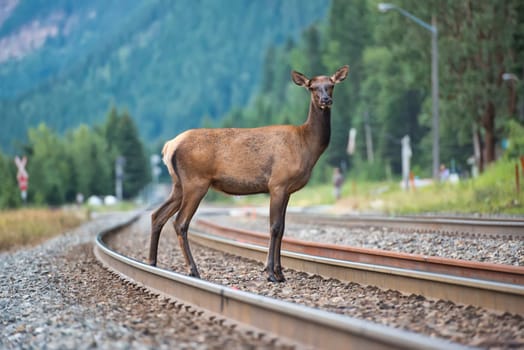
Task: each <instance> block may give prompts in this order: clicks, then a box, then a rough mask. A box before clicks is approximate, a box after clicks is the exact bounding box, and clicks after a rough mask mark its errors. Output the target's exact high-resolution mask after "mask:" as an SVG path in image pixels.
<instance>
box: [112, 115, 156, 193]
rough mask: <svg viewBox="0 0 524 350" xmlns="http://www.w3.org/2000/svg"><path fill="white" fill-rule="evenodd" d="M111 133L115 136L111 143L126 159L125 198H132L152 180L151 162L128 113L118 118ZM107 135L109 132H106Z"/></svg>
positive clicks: (118, 154) (117, 153) (118, 153)
mask: <svg viewBox="0 0 524 350" xmlns="http://www.w3.org/2000/svg"><path fill="white" fill-rule="evenodd" d="M111 133H113V135H114V139H113V140H111V142H113V144H114V146H115V149H116V155H117V156H121V157H124V159H125V165H124V186H123V187H124V188H123V189H124V198H132V197H134V196H136V195H137V194H138V193H139V192H140V190H141V189H142V188H144V186H145V185H146V184H147V183H148V182H149V180H150V171H149V162H148V159H147V157H146V154H145V150H144V146H143V144H142V142H141V141H140V138H139V136H138V130H137V128H136V125H135V123H134V121H133V119H132V118H131V116H130V115H129V113H128V112H127V111H125V112H123V113H122V115H121V116H119V117H118V123H117V125H116V128H115V130H112V131H111ZM107 134H108V131H106V135H107ZM108 143H109V141H108ZM114 160H116V158H115V159H114ZM114 160H113V161H114Z"/></svg>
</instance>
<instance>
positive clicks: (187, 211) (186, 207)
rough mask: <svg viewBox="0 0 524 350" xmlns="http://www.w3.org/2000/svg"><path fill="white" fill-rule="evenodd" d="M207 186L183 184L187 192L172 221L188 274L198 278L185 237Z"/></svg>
mask: <svg viewBox="0 0 524 350" xmlns="http://www.w3.org/2000/svg"><path fill="white" fill-rule="evenodd" d="M208 188H209V184H205V185H201V186H196V187H194V186H191V187H189V186H187V187H186V186H184V192H185V193H186V194H187V196H185V197H184V200H183V202H182V206H181V208H180V211H179V212H178V214H177V217H176V219H175V223H174V226H175V231H176V234H177V237H178V243H179V244H180V248H181V249H182V253H183V254H184V259H185V261H186V266H188V268H189V276H192V277H197V278H200V274H199V273H198V269H197V266H196V263H195V260H194V259H193V255H192V254H191V249H190V247H189V241H188V239H187V231H188V229H189V224H190V223H191V219H192V218H193V215H194V214H195V211H196V210H197V208H198V205H199V204H200V201H201V200H202V198H204V195H205V194H206V192H207V190H208Z"/></svg>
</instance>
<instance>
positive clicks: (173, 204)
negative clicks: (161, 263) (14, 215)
mask: <svg viewBox="0 0 524 350" xmlns="http://www.w3.org/2000/svg"><path fill="white" fill-rule="evenodd" d="M348 72H349V67H348V66H343V67H341V68H339V69H338V70H337V71H336V72H335V74H333V75H332V76H316V77H314V78H311V79H308V78H307V77H306V76H305V75H303V74H302V73H299V72H296V71H292V72H291V78H292V80H293V82H294V83H295V84H297V85H299V86H302V87H305V88H306V89H307V90H309V92H310V93H311V101H310V104H309V113H308V117H307V120H306V122H305V123H304V124H302V125H300V126H295V125H271V126H264V127H259V128H217V129H192V130H187V131H185V132H183V133H182V134H180V135H178V136H177V137H175V138H174V139H172V140H170V141H167V142H166V143H165V145H164V148H163V150H162V155H163V161H164V163H165V165H166V166H167V168H168V171H169V174H170V175H171V178H172V180H173V185H172V190H171V194H170V196H169V198H168V199H167V200H166V201H165V202H164V203H163V204H162V205H161V206H160V207H159V208H158V209H157V210H156V211H154V212H153V214H152V215H151V242H150V250H149V264H150V265H152V266H155V265H156V263H157V251H158V241H159V238H160V232H161V230H162V227H163V226H164V225H165V223H166V222H167V221H168V220H169V218H171V217H172V216H173V215H174V214H175V213H177V215H176V218H175V220H174V228H175V231H176V234H177V238H178V242H179V244H180V248H181V250H182V253H183V255H184V259H185V262H186V266H187V267H188V269H189V276H193V277H197V278H200V275H199V273H198V269H197V266H196V264H195V261H194V260H193V256H192V255H191V250H190V248H189V243H188V238H187V231H188V228H189V224H190V222H191V219H192V217H193V215H194V214H195V211H196V210H197V208H198V206H199V204H200V201H201V200H202V198H203V197H204V195H205V194H206V193H207V191H208V189H209V188H210V187H212V188H214V189H216V190H218V191H222V192H225V193H227V194H233V195H247V194H255V193H269V195H270V205H269V206H270V207H269V226H270V243H269V250H268V255H267V263H266V265H265V271H266V272H267V276H268V280H269V281H271V282H283V281H285V278H284V275H283V273H282V265H281V261H280V250H281V244H282V236H283V234H284V226H285V215H286V208H287V204H288V201H289V197H290V195H291V194H292V193H294V192H296V191H298V190H299V189H301V188H302V187H304V186H305V185H306V183H307V182H308V180H309V177H310V176H311V171H312V170H313V166H314V165H315V163H316V162H317V160H318V158H319V157H320V155H321V154H322V152H324V150H325V149H326V148H327V146H328V144H329V139H330V135H331V106H332V103H333V97H332V96H333V89H334V86H335V84H338V83H340V82H341V81H343V80H344V79H345V78H346V76H347V74H348Z"/></svg>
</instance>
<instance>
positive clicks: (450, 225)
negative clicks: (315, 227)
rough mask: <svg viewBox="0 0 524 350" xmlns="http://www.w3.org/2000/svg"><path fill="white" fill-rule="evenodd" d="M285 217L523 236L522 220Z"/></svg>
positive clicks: (367, 225) (347, 225)
mask: <svg viewBox="0 0 524 350" xmlns="http://www.w3.org/2000/svg"><path fill="white" fill-rule="evenodd" d="M287 217H288V219H289V220H290V221H291V220H297V221H298V222H301V223H312V224H326V225H332V226H342V227H356V226H357V227H358V226H364V227H370V226H375V227H376V226H384V227H389V228H394V229H397V230H400V231H409V232H413V231H418V232H440V233H465V234H468V235H472V236H476V235H480V236H505V237H510V238H520V239H524V220H518V219H508V220H505V219H485V218H478V219H477V218H451V217H431V216H417V217H409V216H408V217H402V216H400V217H384V216H353V215H349V216H330V215H309V214H308V215H307V216H305V215H303V214H297V213H289V214H288V215H287Z"/></svg>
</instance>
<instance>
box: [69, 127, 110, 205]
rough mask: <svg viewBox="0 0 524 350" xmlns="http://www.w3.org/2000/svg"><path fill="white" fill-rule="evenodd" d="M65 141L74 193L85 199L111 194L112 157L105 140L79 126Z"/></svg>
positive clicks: (88, 129) (87, 128)
mask: <svg viewBox="0 0 524 350" xmlns="http://www.w3.org/2000/svg"><path fill="white" fill-rule="evenodd" d="M66 140H67V143H68V145H69V147H68V151H69V157H70V159H71V161H72V165H73V179H74V183H75V190H76V192H80V193H82V194H84V196H86V197H87V196H90V195H107V194H109V193H111V192H112V184H113V180H112V177H111V174H112V163H111V160H112V157H111V155H110V153H108V152H107V148H108V146H107V143H106V140H105V138H104V137H103V136H102V135H100V134H99V133H97V132H94V131H93V130H91V129H90V128H89V127H88V126H87V125H80V126H79V127H78V128H77V129H75V130H74V131H72V132H71V133H69V134H68V135H67V138H66Z"/></svg>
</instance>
